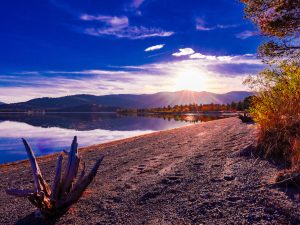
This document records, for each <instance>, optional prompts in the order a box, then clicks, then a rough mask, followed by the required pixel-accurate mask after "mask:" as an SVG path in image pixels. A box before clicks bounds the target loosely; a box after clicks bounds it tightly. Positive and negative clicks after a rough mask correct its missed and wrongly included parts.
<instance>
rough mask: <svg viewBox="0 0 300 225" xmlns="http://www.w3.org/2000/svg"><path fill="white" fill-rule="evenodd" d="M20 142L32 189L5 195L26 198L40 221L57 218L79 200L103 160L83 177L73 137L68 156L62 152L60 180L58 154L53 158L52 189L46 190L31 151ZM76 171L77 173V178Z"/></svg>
mask: <svg viewBox="0 0 300 225" xmlns="http://www.w3.org/2000/svg"><path fill="white" fill-rule="evenodd" d="M22 140H23V143H24V146H25V149H26V152H27V155H28V158H29V161H30V164H31V168H32V173H33V180H34V189H33V190H18V189H9V190H6V193H7V194H9V195H13V196H17V197H25V198H28V200H29V201H30V202H31V203H32V204H33V205H34V206H36V207H37V211H36V216H39V217H43V218H49V217H56V216H61V215H62V214H64V213H66V212H67V211H68V209H69V208H70V207H71V206H72V205H73V204H74V203H76V202H77V201H78V200H79V198H80V197H81V196H82V194H83V192H84V191H85V190H86V188H87V187H88V185H89V184H90V183H91V182H92V181H93V179H94V177H95V176H96V174H97V170H98V168H99V166H100V164H101V162H102V160H103V156H102V157H100V159H98V160H97V162H96V163H95V165H94V167H93V168H92V170H91V171H90V172H89V173H88V174H87V175H86V176H85V164H84V163H83V162H82V160H81V158H80V157H79V156H78V144H77V138H76V137H74V140H73V142H72V145H71V150H70V152H66V151H64V153H66V154H67V155H68V161H67V164H66V168H65V171H64V174H63V176H62V166H63V163H62V162H63V155H62V154H61V155H59V156H58V158H57V163H56V169H55V177H54V180H53V184H52V188H50V187H49V185H48V184H47V182H46V180H45V179H44V178H43V176H42V173H41V170H40V168H39V165H38V163H37V161H36V158H35V156H34V154H33V151H32V149H31V147H30V146H29V144H28V143H27V141H26V140H25V139H22ZM80 168H81V173H80V175H79V176H78V177H77V173H78V170H79V169H80Z"/></svg>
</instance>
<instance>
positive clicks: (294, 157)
mask: <svg viewBox="0 0 300 225" xmlns="http://www.w3.org/2000/svg"><path fill="white" fill-rule="evenodd" d="M241 1H242V2H244V3H245V4H246V7H245V13H246V17H248V18H250V19H251V20H252V21H253V22H254V23H255V24H257V25H258V27H259V29H260V31H261V33H262V34H263V35H266V36H269V37H270V38H271V40H270V41H269V42H266V43H264V44H263V45H262V46H261V47H260V48H259V53H260V56H262V58H263V60H264V61H265V62H267V63H268V64H269V68H267V69H265V70H264V71H262V72H260V73H259V74H258V75H256V76H252V77H249V78H248V79H247V80H246V81H245V83H247V84H249V85H250V87H251V88H253V89H254V90H255V91H256V93H257V96H255V97H254V98H253V99H252V101H251V102H252V106H251V108H250V113H251V115H252V116H253V118H254V120H255V121H256V122H257V123H258V124H259V127H260V133H259V139H258V145H259V149H260V150H261V153H262V154H263V155H264V156H266V157H268V158H273V159H278V160H281V161H284V162H286V163H287V165H288V166H291V167H292V168H293V169H296V170H298V171H299V170H300V42H299V37H300V0H241Z"/></svg>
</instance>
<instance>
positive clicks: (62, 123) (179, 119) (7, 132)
mask: <svg viewBox="0 0 300 225" xmlns="http://www.w3.org/2000/svg"><path fill="white" fill-rule="evenodd" d="M223 116H224V115H192V114H189V115H180V116H176V115H144V116H132V115H131V116H126V115H119V114H115V113H110V114H107V113H106V114H101V113H92V114H88V113H86V114H77V113H74V114H34V115H28V114H0V154H1V157H0V163H6V162H12V161H16V160H20V159H25V158H26V153H25V151H24V147H23V146H22V143H21V140H20V138H21V137H23V138H26V139H28V140H29V142H30V143H31V145H32V147H33V149H34V151H35V153H36V155H47V154H50V153H53V152H57V151H61V150H62V149H66V148H69V145H70V142H71V140H72V137H73V136H75V135H77V136H78V138H79V144H80V147H82V146H89V145H93V144H97V143H103V142H108V141H112V140H117V139H122V138H127V137H132V136H136V135H140V134H146V133H150V132H153V131H159V130H166V129H171V128H176V127H180V126H184V125H187V124H189V123H197V122H199V121H207V120H212V119H218V118H220V117H223Z"/></svg>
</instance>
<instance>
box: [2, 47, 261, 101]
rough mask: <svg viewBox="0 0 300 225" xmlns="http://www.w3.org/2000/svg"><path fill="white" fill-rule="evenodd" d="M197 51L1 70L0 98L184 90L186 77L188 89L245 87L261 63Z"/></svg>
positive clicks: (247, 56) (251, 57)
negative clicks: (102, 65) (93, 64)
mask: <svg viewBox="0 0 300 225" xmlns="http://www.w3.org/2000/svg"><path fill="white" fill-rule="evenodd" d="M190 52H192V51H191V50H190ZM195 54H198V56H199V57H198V58H197V57H195V56H194V58H192V59H191V56H192V55H193V54H190V58H189V59H184V60H180V61H177V60H176V61H171V62H161V63H151V64H145V65H140V66H123V67H114V68H113V69H86V70H79V71H30V72H31V73H32V72H34V73H33V74H35V75H31V77H30V79H28V76H24V74H26V71H25V72H21V73H19V74H17V73H13V74H8V75H5V74H3V75H0V96H1V99H0V101H3V102H7V103H11V102H19V101H25V100H29V99H32V98H37V97H45V96H48V97H59V96H65V95H74V94H93V95H105V94H126V93H135V94H142V93H155V92H160V91H175V90H180V89H182V84H180V82H182V81H184V82H190V83H188V84H193V86H192V87H191V86H186V89H188V88H189V87H190V88H192V90H196V91H211V92H216V93H224V92H228V91H233V90H245V89H246V86H244V85H243V84H242V81H243V79H244V78H245V77H246V76H248V75H249V74H251V73H255V72H257V71H258V69H259V68H261V65H262V63H261V61H260V60H258V59H256V56H255V55H253V54H245V55H232V56H226V55H225V56H214V55H204V54H201V53H195ZM200 56H201V57H200ZM33 76H34V77H33ZM185 76H187V79H185ZM199 76H200V77H199ZM194 78H195V80H193V79H194ZM198 80H203V82H204V83H201V84H200V83H199V85H197V84H198V82H197V81H198ZM12 83H13V84H14V85H12ZM6 84H9V85H6Z"/></svg>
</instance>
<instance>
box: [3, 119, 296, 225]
mask: <svg viewBox="0 0 300 225" xmlns="http://www.w3.org/2000/svg"><path fill="white" fill-rule="evenodd" d="M255 132H256V130H255V126H254V125H247V124H242V123H241V122H240V121H239V120H238V119H237V118H229V119H222V120H218V121H210V122H207V123H202V124H199V125H193V126H188V127H183V128H178V129H174V130H169V131H162V132H157V133H153V134H150V135H144V136H140V137H135V138H130V139H127V140H122V141H116V142H113V143H109V144H104V145H99V146H92V147H90V148H87V149H84V150H82V152H81V153H82V155H83V158H84V159H85V161H86V162H87V164H88V165H91V164H92V162H93V161H94V159H95V158H96V157H97V156H98V155H99V154H104V155H106V158H105V160H104V163H103V165H102V166H101V167H100V169H99V174H98V176H97V179H96V181H95V182H94V183H93V184H92V185H91V186H90V188H89V190H88V192H87V194H85V196H84V197H83V198H82V199H81V200H80V201H79V202H78V204H76V206H75V207H73V208H72V209H71V211H70V212H69V213H68V214H66V215H65V216H63V217H62V218H60V219H59V220H57V221H51V222H50V224H51V223H52V224H54V223H55V224H201V223H203V224H300V211H299V203H297V202H296V200H292V199H291V198H289V197H288V195H287V194H286V193H284V192H282V191H281V190H279V189H275V188H270V187H265V184H267V183H270V182H272V181H273V177H274V174H275V173H276V171H277V169H276V168H275V167H274V166H272V165H271V164H269V163H268V162H266V161H263V160H256V159H255V158H253V157H251V155H249V152H250V151H248V150H247V149H249V146H251V145H253V144H254V137H255ZM79 141H80V140H79ZM245 149H246V150H245ZM39 161H41V168H42V170H43V171H44V172H45V174H53V171H54V164H55V162H54V159H53V156H51V157H45V158H42V159H39ZM0 174H1V175H0V199H1V203H0V224H38V223H39V221H37V220H35V219H34V216H33V214H32V212H33V208H32V207H31V206H30V204H29V203H28V202H27V201H26V200H24V199H15V198H13V197H9V196H7V195H6V194H5V192H4V190H5V188H7V187H15V188H19V187H30V186H31V185H32V178H31V174H30V170H29V167H28V164H27V163H24V162H23V163H17V164H15V165H11V166H2V167H0ZM46 177H47V176H46ZM49 179H50V180H52V177H51V176H50V177H49ZM41 224H42V223H41ZM44 224H45V223H44Z"/></svg>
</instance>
